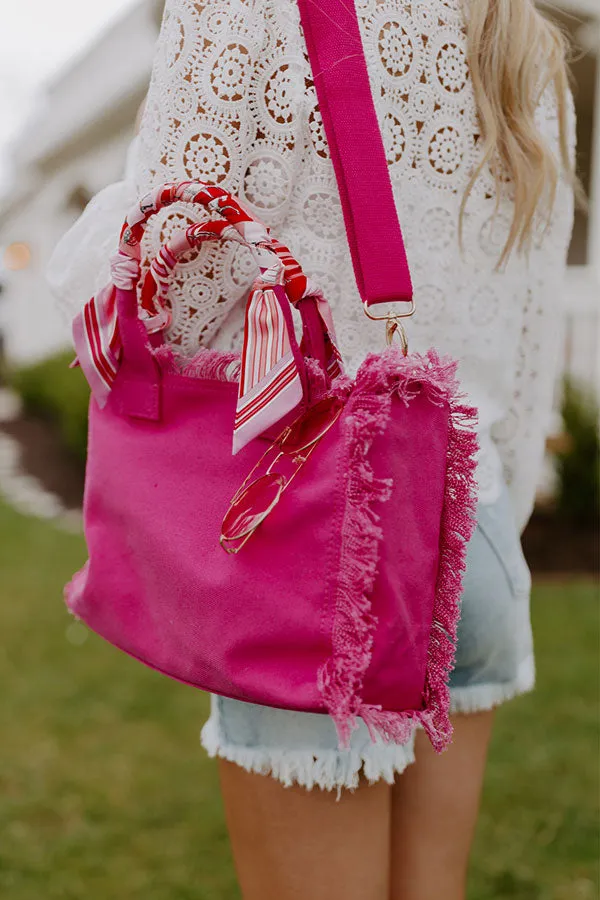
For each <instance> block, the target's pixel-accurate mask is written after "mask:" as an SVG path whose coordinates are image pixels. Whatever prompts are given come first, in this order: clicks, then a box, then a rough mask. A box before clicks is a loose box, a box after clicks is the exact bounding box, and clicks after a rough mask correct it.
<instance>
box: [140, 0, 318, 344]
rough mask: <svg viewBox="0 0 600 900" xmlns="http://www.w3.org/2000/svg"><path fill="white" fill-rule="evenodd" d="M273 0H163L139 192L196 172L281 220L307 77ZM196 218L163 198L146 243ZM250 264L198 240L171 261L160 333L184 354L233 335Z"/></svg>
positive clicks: (199, 216)
mask: <svg viewBox="0 0 600 900" xmlns="http://www.w3.org/2000/svg"><path fill="white" fill-rule="evenodd" d="M277 6H278V5H277V3H269V2H267V3H264V2H256V0H237V2H227V3H213V2H209V0H206V2H200V0H168V2H167V5H166V10H165V17H164V20H163V26H162V30H161V37H160V40H159V45H158V46H159V51H158V53H157V57H156V59H155V65H154V71H153V75H152V80H151V85H150V91H149V96H148V101H147V106H146V111H145V115H144V118H143V121H142V126H141V134H140V138H141V145H140V156H139V166H138V184H137V188H138V192H139V193H141V192H143V191H145V190H147V189H148V188H149V187H151V186H152V185H155V184H157V183H160V182H165V181H172V180H181V179H200V180H205V181H210V182H212V183H215V184H223V185H225V186H226V187H227V189H228V190H231V191H232V192H234V193H235V194H237V195H238V197H240V199H241V200H242V202H243V203H244V204H245V205H246V206H247V207H249V208H250V209H251V211H252V213H253V214H254V215H256V216H257V217H258V218H260V219H262V220H263V221H264V222H265V223H266V224H267V225H269V226H271V227H273V228H276V227H277V226H278V224H280V223H281V222H282V221H283V220H284V219H285V217H286V215H287V212H288V206H289V200H290V196H291V191H292V186H293V183H294V171H295V167H296V165H297V149H299V145H300V143H301V127H300V125H299V122H298V119H299V115H298V105H299V104H300V103H301V101H302V96H303V94H304V84H305V83H304V60H303V58H302V57H301V56H300V55H299V54H297V53H296V55H294V53H293V52H291V51H290V49H289V47H288V42H287V40H286V34H288V33H289V31H290V22H289V21H288V20H289V18H290V15H291V12H290V7H289V6H288V8H287V10H285V9H284V10H282V9H278V8H277ZM292 24H293V23H292ZM296 27H297V26H296ZM205 218H207V216H206V215H205V214H204V213H203V212H202V211H199V212H196V211H192V210H191V209H190V207H188V206H185V205H181V206H173V207H170V208H169V209H168V210H166V211H165V212H164V213H162V214H160V215H159V216H157V218H156V219H155V220H154V221H153V223H152V225H151V227H150V228H149V230H148V234H147V237H146V253H147V254H148V255H149V254H150V253H156V251H157V250H158V248H159V247H160V245H161V244H162V243H164V241H165V240H167V239H168V238H169V237H170V235H171V234H172V233H173V231H175V230H177V229H179V228H182V227H185V226H186V225H187V224H190V223H192V222H194V221H202V220H203V219H205ZM253 275H254V265H253V263H252V260H251V258H250V255H249V253H248V252H247V251H246V250H245V249H244V248H243V247H242V248H240V247H239V246H236V245H231V246H226V247H223V246H221V247H216V246H208V245H207V246H205V247H204V248H203V249H202V251H201V254H200V256H199V257H198V258H197V259H196V260H193V261H190V262H188V263H184V264H183V265H181V266H180V267H179V268H178V270H177V272H176V275H175V279H174V282H173V285H172V290H171V302H172V306H173V323H172V326H171V329H170V332H169V335H168V337H169V340H170V341H171V342H172V343H174V344H178V345H180V346H181V348H182V350H183V351H184V352H187V353H193V352H195V350H196V349H197V347H198V345H199V344H200V343H203V344H209V343H210V342H211V340H212V339H213V337H214V336H215V335H216V333H217V332H219V342H220V345H221V346H222V345H223V343H224V340H223V335H224V334H226V333H227V332H228V331H229V339H230V341H231V343H232V344H233V343H235V340H236V337H237V334H236V332H237V328H238V326H239V325H240V324H241V322H240V319H241V316H240V304H239V300H240V298H241V297H242V296H243V295H244V294H245V293H246V291H247V288H248V287H249V285H250V282H251V280H252V277H253Z"/></svg>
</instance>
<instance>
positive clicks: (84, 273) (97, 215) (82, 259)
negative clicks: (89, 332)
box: [45, 138, 138, 321]
mask: <svg viewBox="0 0 600 900" xmlns="http://www.w3.org/2000/svg"><path fill="white" fill-rule="evenodd" d="M137 150H138V140H137V138H134V140H133V141H132V142H131V145H130V147H129V152H128V155H127V164H126V169H125V173H124V175H123V180H122V181H117V182H115V183H114V184H110V185H108V187H105V188H104V189H103V190H101V191H99V192H98V193H97V194H96V196H95V197H93V199H92V200H90V202H89V203H88V205H87V206H86V208H85V210H84V211H83V213H82V214H81V215H80V216H79V218H78V219H77V221H76V222H75V223H74V224H73V225H72V226H71V228H69V230H68V231H67V232H66V234H64V235H63V237H62V238H61V240H60V241H59V242H58V244H57V245H56V247H55V249H54V252H53V253H52V256H51V257H50V261H49V263H48V265H47V268H46V272H45V276H46V281H47V282H48V285H49V287H50V290H51V291H52V294H53V295H54V297H55V299H56V301H57V305H58V307H59V309H60V311H61V312H62V313H63V314H64V316H65V319H67V320H68V321H71V320H72V319H73V318H74V316H76V315H77V313H78V312H79V310H80V309H81V307H82V306H83V304H84V303H85V302H86V301H87V300H89V298H90V297H91V296H92V295H93V294H95V293H96V291H97V290H98V289H99V288H101V287H103V286H104V285H105V284H106V283H107V282H108V280H109V278H110V265H109V261H110V257H111V254H112V253H114V252H115V250H116V249H117V246H118V243H119V233H120V230H121V226H122V225H123V222H124V221H125V216H126V215H127V212H128V211H129V209H130V207H131V206H133V204H134V203H135V200H136V192H135V187H134V179H133V173H134V171H135V168H136V156H137Z"/></svg>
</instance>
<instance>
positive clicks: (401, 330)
mask: <svg viewBox="0 0 600 900" xmlns="http://www.w3.org/2000/svg"><path fill="white" fill-rule="evenodd" d="M396 334H397V335H398V337H399V338H400V348H401V350H402V355H403V356H408V337H407V336H406V329H405V327H404V325H403V324H402V322H401V321H400V319H397V318H396V319H388V320H387V323H386V326H385V338H386V341H387V345H388V347H391V346H392V344H393V343H394V336H395V335H396Z"/></svg>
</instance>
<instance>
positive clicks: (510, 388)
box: [62, 0, 572, 527]
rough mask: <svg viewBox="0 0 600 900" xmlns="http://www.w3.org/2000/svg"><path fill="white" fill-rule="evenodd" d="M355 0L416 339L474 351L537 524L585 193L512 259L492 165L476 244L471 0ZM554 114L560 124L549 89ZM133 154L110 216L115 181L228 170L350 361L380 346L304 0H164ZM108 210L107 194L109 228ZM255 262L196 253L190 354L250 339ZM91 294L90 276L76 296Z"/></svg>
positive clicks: (547, 112) (175, 337) (188, 315)
mask: <svg viewBox="0 0 600 900" xmlns="http://www.w3.org/2000/svg"><path fill="white" fill-rule="evenodd" d="M356 3H357V7H358V9H359V14H360V20H361V28H362V34H363V41H364V46H365V50H366V55H367V61H368V66H369V72H370V76H371V82H372V88H373V92H374V96H375V102H376V106H377V109H378V112H379V117H380V122H381V127H382V132H383V136H384V141H385V146H386V149H387V155H388V161H389V165H390V173H391V177H392V181H393V186H394V192H395V195H396V199H397V204H398V209H399V214H400V221H401V223H402V227H403V231H404V236H405V240H406V244H407V251H408V259H409V263H410V267H411V271H412V276H413V282H414V286H415V300H416V304H417V313H416V315H415V317H414V319H413V320H412V321H411V322H410V325H409V326H408V330H409V339H410V341H411V346H412V348H414V349H416V350H423V349H426V348H427V347H429V346H431V345H433V346H435V347H437V348H438V349H439V350H440V351H442V352H444V353H450V354H452V355H453V356H455V357H457V358H458V359H459V360H460V373H461V378H462V383H463V385H464V387H465V389H466V391H467V392H468V393H469V395H470V397H471V399H472V400H473V401H474V402H475V404H476V405H477V406H478V407H479V411H480V432H481V454H480V466H479V482H480V491H481V499H482V502H493V501H494V500H495V499H496V497H497V496H498V493H499V491H500V490H501V485H502V477H503V476H504V478H505V480H506V481H507V482H508V485H509V487H510V489H511V493H512V495H513V499H514V505H515V511H516V516H517V519H518V523H519V525H520V526H521V527H522V526H524V524H525V522H526V520H527V518H528V516H529V514H530V511H531V508H532V503H533V497H534V490H535V484H536V480H537V476H538V472H539V467H540V464H541V460H542V454H543V447H544V437H545V433H546V428H547V422H548V418H549V414H550V409H551V402H552V392H553V368H554V367H553V362H554V359H555V358H556V356H557V339H558V334H559V328H558V322H559V313H560V292H561V282H562V278H563V272H564V267H565V255H566V249H567V246H568V241H569V236H570V232H571V226H572V192H571V190H570V189H569V188H568V187H567V186H566V185H565V186H563V187H562V188H561V191H560V193H559V197H558V201H557V205H556V209H555V214H554V219H553V222H552V224H551V227H550V228H549V230H548V231H547V232H546V233H545V234H544V235H543V237H540V239H539V240H538V242H537V243H536V246H535V248H534V249H533V251H532V253H531V256H530V259H529V263H527V262H526V261H524V260H523V259H519V258H518V257H517V256H514V257H513V258H512V259H511V261H510V263H509V265H508V267H507V269H506V270H505V271H503V272H502V273H498V272H496V271H495V266H496V263H497V261H498V258H499V254H500V251H501V249H502V247H503V245H504V242H505V239H506V233H507V232H506V228H507V223H508V222H509V221H510V218H511V201H510V199H509V198H508V197H506V198H500V200H499V201H498V199H497V197H496V195H495V192H494V187H493V181H492V179H491V176H490V175H489V173H488V174H486V175H485V176H483V177H482V178H481V179H480V180H479V181H478V183H477V185H476V188H475V190H474V193H473V196H472V198H471V200H470V201H469V204H468V207H467V213H466V218H465V223H464V239H463V240H464V248H463V252H462V253H461V251H460V249H459V241H458V221H459V209H460V204H461V200H462V196H463V192H464V189H465V186H466V184H467V182H468V180H469V176H470V174H471V173H472V171H473V168H474V166H475V165H476V163H477V159H478V152H479V149H478V148H479V134H480V131H479V125H478V119H477V113H476V106H475V101H474V95H473V90H472V86H471V83H470V79H469V70H468V64H467V59H466V47H465V43H466V42H465V36H464V31H463V26H462V18H461V12H460V10H461V8H462V3H461V0H411V2H408V0H356ZM351 89H352V87H351V85H349V90H351ZM539 123H540V127H541V128H543V130H544V131H545V133H547V134H548V136H549V137H550V138H551V139H552V140H553V141H556V140H557V133H558V126H557V120H556V110H555V106H554V101H553V97H552V95H551V94H550V93H549V94H548V96H546V97H545V98H544V101H543V103H542V104H541V107H540V110H539ZM130 171H131V174H130V176H129V182H128V183H126V184H124V185H121V186H120V188H115V187H113V188H112V189H111V190H110V191H108V192H107V194H106V198H107V199H106V204H105V205H106V207H107V208H109V212H111V215H112V218H111V215H108V216H107V218H106V221H108V219H111V225H112V222H113V221H114V219H115V214H114V206H115V198H116V197H117V198H120V200H121V203H122V206H123V208H125V207H126V205H127V203H128V202H129V201H130V200H131V197H132V195H133V194H134V193H135V192H136V191H138V192H145V191H146V190H147V189H148V188H149V187H150V186H152V185H154V184H156V183H158V182H163V181H171V180H174V179H183V178H188V179H201V180H207V181H212V182H216V183H219V184H223V185H225V186H226V187H227V188H228V189H229V190H232V191H234V192H235V193H237V194H238V195H239V196H240V198H241V199H242V201H243V202H244V203H245V204H246V205H247V206H249V207H250V208H251V209H252V210H253V211H254V212H255V213H256V214H257V215H258V216H259V217H260V218H262V219H263V221H265V222H266V223H267V224H268V225H270V226H271V227H272V229H273V231H274V233H275V234H276V235H277V236H278V237H279V238H280V239H281V240H282V241H283V242H284V243H286V244H288V245H289V246H290V248H291V249H292V252H293V253H294V254H295V255H296V256H297V258H298V259H299V260H300V261H301V263H302V265H303V267H304V269H305V271H306V272H307V273H308V274H309V275H311V276H312V277H313V278H314V279H315V280H316V281H317V282H318V283H319V284H320V285H321V287H322V288H323V290H324V292H325V294H326V296H327V297H328V299H329V301H330V303H331V305H332V308H333V312H334V318H335V322H336V328H337V334H338V339H339V343H340V346H341V349H342V353H343V355H344V358H345V361H346V365H347V368H348V369H349V370H350V371H352V370H355V369H356V368H357V366H358V365H359V363H360V361H361V360H362V359H363V358H364V356H365V355H366V354H367V353H368V352H370V351H373V350H379V349H381V348H382V346H383V339H384V328H383V326H382V325H381V324H375V323H372V322H370V321H369V320H368V319H367V318H366V317H365V316H364V314H363V311H362V305H361V302H360V299H359V296H358V292H357V289H356V286H355V282H354V276H353V271H352V266H351V263H350V256H349V252H348V249H347V244H346V236H345V231H344V225H343V220H342V213H341V206H340V202H339V199H338V193H337V188H336V183H335V178H334V173H333V167H332V165H331V162H330V159H329V155H328V149H327V143H326V140H325V137H324V133H323V127H322V123H321V119H320V115H319V112H318V108H317V103H316V95H315V90H314V87H313V84H312V78H311V70H310V66H309V63H308V61H307V57H306V48H305V44H304V40H303V37H302V33H301V29H300V25H299V16H298V11H297V7H296V3H295V0H167V4H166V14H165V19H164V23H163V27H162V31H161V36H160V40H159V43H158V48H157V53H156V59H155V65H154V71H153V76H152V82H151V86H150V92H149V96H148V102H147V107H146V112H145V115H144V118H143V123H142V128H141V134H140V141H139V146H138V148H137V158H136V159H133V160H132V164H131V166H130ZM111 191H112V193H111ZM118 205H119V203H118V202H117V206H118ZM497 206H498V208H497V211H496V207H497ZM102 209H103V201H102V199H101V198H98V200H97V201H96V204H95V212H94V213H93V215H94V216H95V218H96V220H97V223H98V224H97V226H96V233H97V235H98V240H97V241H96V243H98V244H101V243H102V240H101V239H100V238H101V235H100V232H101V231H102V228H101V225H100V223H101V221H102V216H103V213H102ZM201 218H203V215H202V214H200V215H196V214H194V213H193V212H192V211H191V210H190V209H189V208H186V207H183V206H181V207H179V208H175V207H171V208H170V209H169V210H167V211H165V212H163V213H162V214H161V215H160V216H159V217H158V218H157V220H156V222H155V224H154V226H153V227H152V228H151V230H150V232H149V235H148V242H149V249H151V250H153V251H156V250H157V249H158V247H159V245H160V243H161V242H163V241H164V240H165V239H166V238H167V237H168V236H169V235H170V234H171V233H172V231H173V230H174V229H177V228H180V227H182V225H183V224H184V223H187V222H191V221H194V220H196V219H201ZM88 219H89V214H88ZM89 227H90V226H89V221H88V229H89ZM79 258H80V259H81V253H80V255H79ZM89 260H90V257H89V256H88V263H89ZM98 268H99V267H98V266H96V269H98ZM253 275H254V272H253V268H252V263H251V260H250V258H249V256H248V254H247V251H245V250H244V249H243V248H236V247H233V246H231V247H227V248H225V247H215V246H211V247H205V248H204V249H203V251H202V253H201V255H200V257H199V258H197V259H196V260H194V261H192V262H189V263H187V264H184V265H182V266H181V267H180V269H179V270H178V273H177V276H176V283H175V284H174V286H173V291H172V301H173V307H174V319H173V324H172V328H171V331H170V335H169V337H170V339H171V341H173V342H175V343H176V344H178V345H180V346H181V348H182V349H183V350H184V351H185V352H186V353H189V354H192V353H194V352H195V351H196V349H197V347H198V345H199V343H204V344H208V343H210V344H211V345H212V346H215V347H219V348H223V349H225V348H227V349H229V348H231V347H237V346H239V344H240V334H241V328H242V324H243V298H244V294H245V291H246V289H247V287H248V285H249V283H250V281H251V279H252V277H253ZM76 284H77V277H76V275H72V276H71V279H70V281H69V278H68V277H66V276H65V275H64V274H63V276H62V291H63V295H65V291H66V294H67V295H68V294H69V292H70V291H72V290H73V288H74V287H75V285H76ZM74 299H75V298H74ZM85 299H87V292H86V294H85V295H83V294H81V295H80V296H78V297H77V298H76V302H83V301H84V300H85Z"/></svg>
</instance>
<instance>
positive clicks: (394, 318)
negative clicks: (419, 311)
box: [364, 300, 415, 356]
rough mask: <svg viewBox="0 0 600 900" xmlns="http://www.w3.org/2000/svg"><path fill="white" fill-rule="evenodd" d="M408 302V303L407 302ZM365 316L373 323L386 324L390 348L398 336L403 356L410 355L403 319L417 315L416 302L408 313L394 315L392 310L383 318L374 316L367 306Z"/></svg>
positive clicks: (413, 302) (386, 334)
mask: <svg viewBox="0 0 600 900" xmlns="http://www.w3.org/2000/svg"><path fill="white" fill-rule="evenodd" d="M407 302H408V301H407ZM364 310H365V315H366V316H368V318H369V319H371V320H372V321H373V322H385V323H386V326H385V337H386V341H387V345H388V347H391V346H392V344H393V342H394V336H395V335H398V337H399V338H400V347H401V349H402V354H403V355H404V356H407V355H408V338H407V336H406V329H405V328H404V325H403V324H402V321H401V320H402V319H408V318H410V316H413V315H414V314H415V301H414V300H411V301H410V306H409V308H408V312H405V313H393V312H391V311H390V310H388V311H387V312H385V313H383V315H381V316H376V315H373V313H372V312H371V311H370V309H369V306H368V305H367V304H365V306H364Z"/></svg>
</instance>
